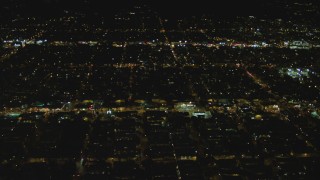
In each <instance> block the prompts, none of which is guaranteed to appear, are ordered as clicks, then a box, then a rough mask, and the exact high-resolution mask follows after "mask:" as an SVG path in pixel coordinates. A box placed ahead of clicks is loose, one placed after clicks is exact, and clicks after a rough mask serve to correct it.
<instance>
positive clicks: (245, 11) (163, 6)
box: [2, 0, 280, 17]
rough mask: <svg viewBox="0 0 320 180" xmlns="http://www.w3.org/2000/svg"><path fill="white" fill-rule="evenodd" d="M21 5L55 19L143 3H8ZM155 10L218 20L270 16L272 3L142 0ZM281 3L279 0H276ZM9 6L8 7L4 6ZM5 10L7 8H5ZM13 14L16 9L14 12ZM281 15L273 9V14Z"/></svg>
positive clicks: (129, 0) (38, 0)
mask: <svg viewBox="0 0 320 180" xmlns="http://www.w3.org/2000/svg"><path fill="white" fill-rule="evenodd" d="M5 1H17V2H18V3H17V4H19V6H20V9H19V11H18V12H19V13H28V14H37V15H52V14H56V13H60V12H61V11H63V10H73V11H78V12H79V11H80V12H89V13H92V12H93V13H99V14H102V15H106V16H107V15H113V14H115V13H117V12H118V11H119V10H121V9H126V8H127V7H130V6H132V5H133V4H136V3H138V2H139V0H116V1H101V0H32V1H27V0H5ZM140 1H141V2H143V3H144V4H147V5H148V6H149V7H151V9H153V10H156V11H158V12H159V13H160V14H161V15H162V16H168V17H185V16H192V15H195V16H197V15H202V14H211V15H214V16H217V17H228V16H250V15H254V16H260V15H264V14H266V13H268V12H269V14H271V13H270V9H269V7H268V6H267V5H266V4H268V3H269V4H270V0H268V1H266V0H242V1H235V0H223V1H216V0H196V1H195V0H192V1H187V0H161V1H160V0H140ZM272 1H277V0H272ZM4 4H5V3H4ZM2 6H3V5H2ZM10 9H11V11H12V8H10ZM279 12H280V11H278V10H276V9H272V14H278V13H279Z"/></svg>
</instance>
